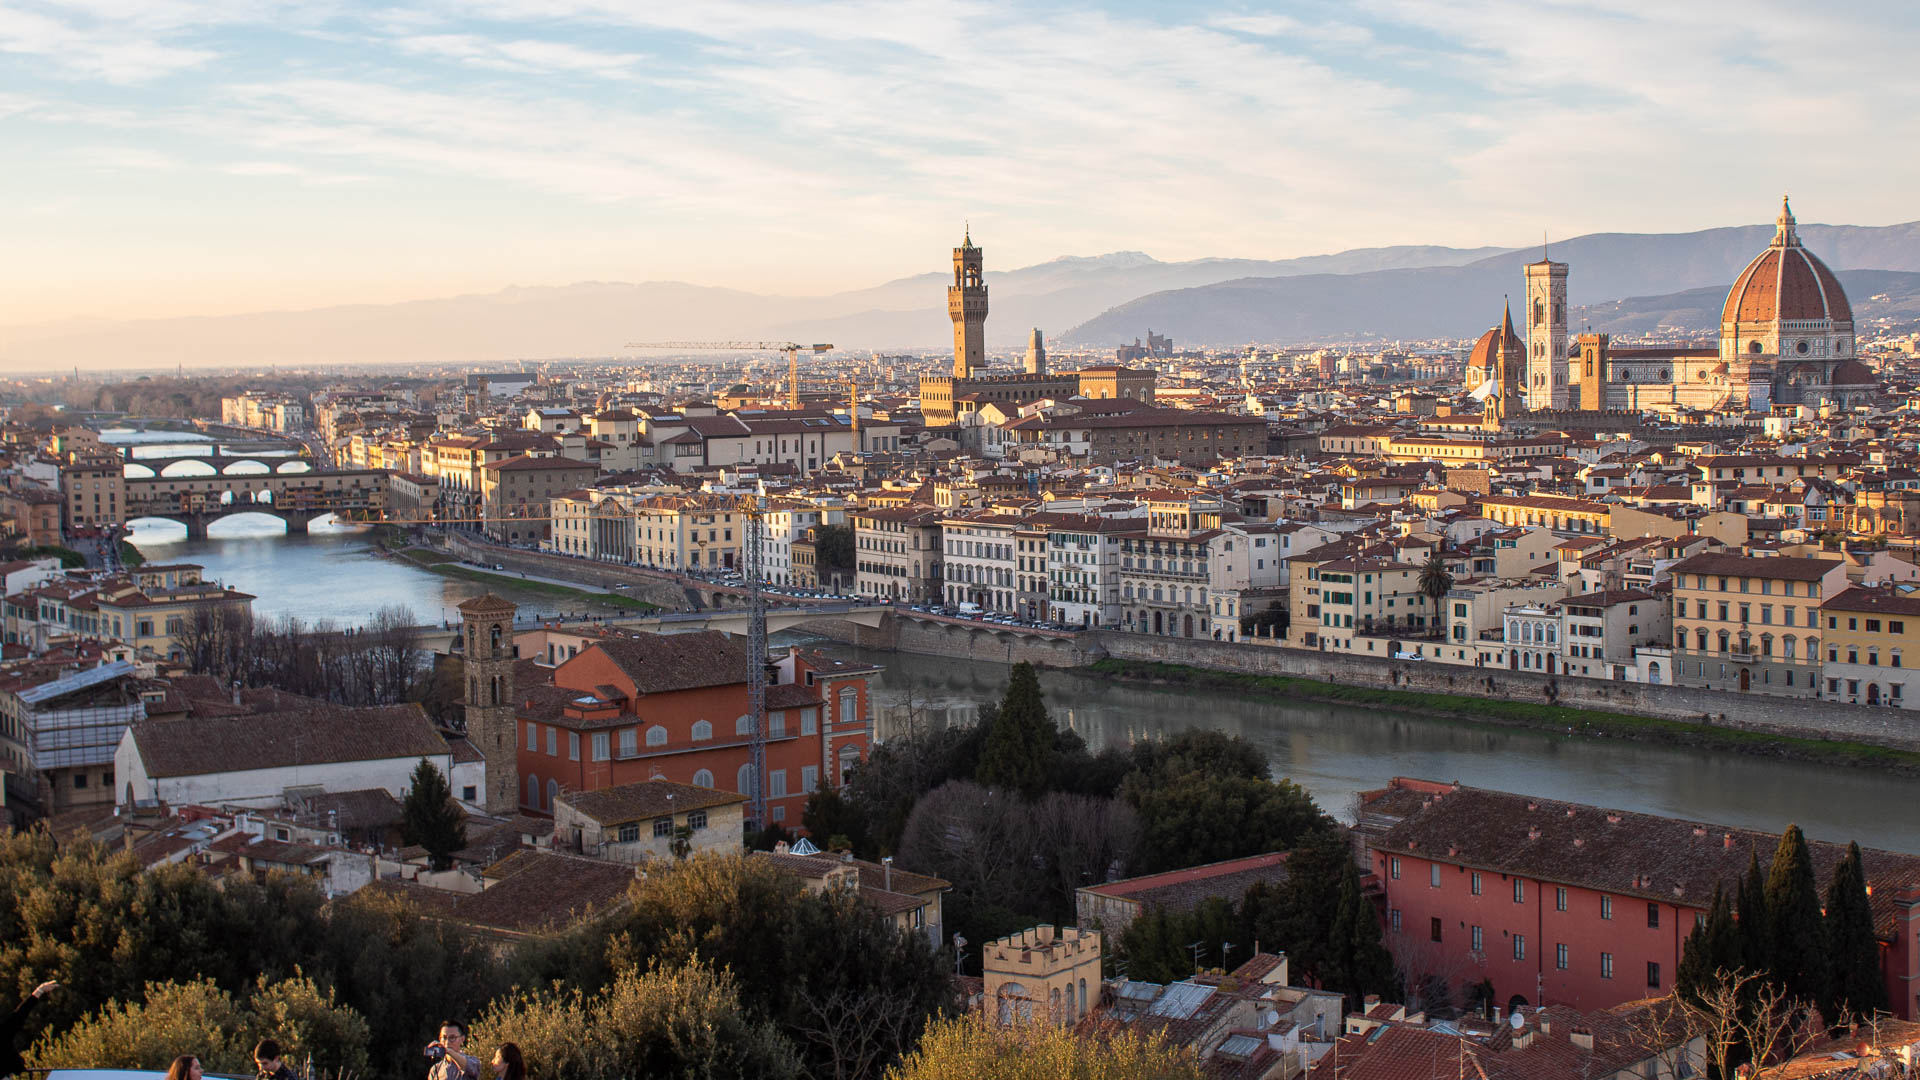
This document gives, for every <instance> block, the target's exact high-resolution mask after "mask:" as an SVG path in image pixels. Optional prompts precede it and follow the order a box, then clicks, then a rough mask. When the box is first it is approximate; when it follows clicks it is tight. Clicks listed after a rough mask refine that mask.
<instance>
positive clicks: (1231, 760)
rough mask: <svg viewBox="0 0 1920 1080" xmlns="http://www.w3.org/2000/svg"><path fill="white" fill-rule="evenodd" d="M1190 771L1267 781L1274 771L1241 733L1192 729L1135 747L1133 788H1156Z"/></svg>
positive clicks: (1131, 783)
mask: <svg viewBox="0 0 1920 1080" xmlns="http://www.w3.org/2000/svg"><path fill="white" fill-rule="evenodd" d="M1189 773H1204V774H1205V775H1208V776H1226V777H1240V778H1244V779H1249V780H1267V779H1271V778H1272V775H1273V774H1272V772H1270V771H1269V770H1268V768H1267V757H1266V755H1265V754H1263V753H1261V751H1260V748H1259V747H1257V746H1255V745H1253V744H1252V743H1250V742H1248V741H1247V740H1246V739H1245V738H1243V737H1241V736H1239V735H1228V734H1226V733H1225V732H1220V731H1212V730H1209V729H1206V728H1190V729H1188V730H1186V731H1183V732H1180V733H1179V734H1178V735H1175V736H1173V737H1172V738H1169V739H1166V740H1164V741H1155V740H1152V739H1147V740H1143V741H1141V742H1139V743H1136V744H1135V745H1134V748H1133V771H1132V774H1131V775H1130V776H1129V777H1128V778H1127V779H1128V781H1129V783H1130V786H1133V787H1156V786H1159V785H1161V784H1167V783H1171V782H1172V781H1174V780H1176V779H1178V778H1180V777H1182V776H1185V775H1187V774H1189Z"/></svg>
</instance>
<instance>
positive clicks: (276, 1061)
mask: <svg viewBox="0 0 1920 1080" xmlns="http://www.w3.org/2000/svg"><path fill="white" fill-rule="evenodd" d="M253 1063H254V1064H255V1065H258V1066H260V1071H261V1072H274V1071H276V1070H278V1069H279V1068H280V1044H279V1043H278V1042H277V1041H275V1040H273V1039H261V1040H260V1042H259V1043H258V1044H257V1045H255V1046H254V1048H253Z"/></svg>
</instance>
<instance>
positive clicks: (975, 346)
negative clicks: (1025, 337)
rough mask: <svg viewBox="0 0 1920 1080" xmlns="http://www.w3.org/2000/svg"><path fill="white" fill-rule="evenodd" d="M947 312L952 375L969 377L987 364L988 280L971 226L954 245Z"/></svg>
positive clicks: (961, 377) (962, 377)
mask: <svg viewBox="0 0 1920 1080" xmlns="http://www.w3.org/2000/svg"><path fill="white" fill-rule="evenodd" d="M947 314H948V315H949V316H951V317H952V319H953V377H954V378H956V379H970V378H972V377H973V373H974V371H975V370H976V369H979V368H984V367H986V366H987V282H986V270H985V264H984V262H983V261H982V258H981V251H980V249H979V248H977V247H974V246H973V230H972V228H968V229H967V232H966V238H965V239H964V240H962V241H961V242H960V246H959V247H957V248H954V249H953V284H952V285H951V286H948V288H947Z"/></svg>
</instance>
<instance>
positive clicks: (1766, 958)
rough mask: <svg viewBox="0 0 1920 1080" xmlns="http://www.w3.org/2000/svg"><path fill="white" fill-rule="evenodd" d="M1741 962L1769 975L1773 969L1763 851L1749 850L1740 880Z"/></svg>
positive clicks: (1747, 967) (1743, 965)
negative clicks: (1761, 870) (1761, 863)
mask: <svg viewBox="0 0 1920 1080" xmlns="http://www.w3.org/2000/svg"><path fill="white" fill-rule="evenodd" d="M1739 904H1740V964H1741V966H1742V967H1744V968H1746V969H1747V970H1748V971H1751V972H1754V973H1756V974H1760V975H1765V974H1766V973H1767V972H1770V971H1772V970H1773V937H1772V934H1773V931H1772V929H1771V921H1770V920H1769V918H1768V916H1767V879H1766V878H1765V877H1764V876H1763V875H1762V874H1761V873H1760V852H1759V851H1758V850H1754V849H1749V850H1748V852H1747V872H1746V875H1745V876H1744V877H1742V878H1741V879H1740V901H1739Z"/></svg>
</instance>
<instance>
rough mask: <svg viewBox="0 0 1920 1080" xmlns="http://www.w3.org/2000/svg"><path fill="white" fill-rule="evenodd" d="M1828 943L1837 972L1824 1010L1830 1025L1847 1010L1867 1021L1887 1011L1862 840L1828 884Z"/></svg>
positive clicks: (1849, 848)
mask: <svg viewBox="0 0 1920 1080" xmlns="http://www.w3.org/2000/svg"><path fill="white" fill-rule="evenodd" d="M1826 942H1827V956H1828V959H1829V960H1830V961H1831V963H1832V975H1831V978H1830V979H1829V980H1828V982H1827V992H1826V995H1825V996H1824V997H1823V998H1822V999H1821V1001H1820V1012H1821V1015H1822V1016H1824V1017H1825V1018H1826V1021H1827V1023H1828V1024H1829V1025H1833V1024H1837V1023H1838V1022H1839V1019H1840V1015H1841V1013H1842V1012H1846V1013H1850V1014H1851V1015H1852V1016H1853V1017H1854V1018H1856V1019H1863V1018H1865V1017H1868V1016H1871V1015H1873V1013H1874V1012H1876V1011H1878V1010H1882V1009H1885V1008H1886V1007H1887V984H1886V982H1885V981H1884V980H1883V979H1882V978H1881V974H1880V942H1879V940H1878V939H1877V938H1876V937H1875V936H1874V932H1873V908H1872V907H1871V906H1870V904H1869V902H1868V900H1867V875H1866V869H1865V868H1864V867H1863V866H1861V863H1860V845H1859V844H1848V845H1847V854H1846V857H1845V858H1843V859H1841V860H1840V863H1839V865H1837V866H1835V867H1834V868H1833V881H1832V882H1831V883H1829V884H1828V885H1827V918H1826Z"/></svg>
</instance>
